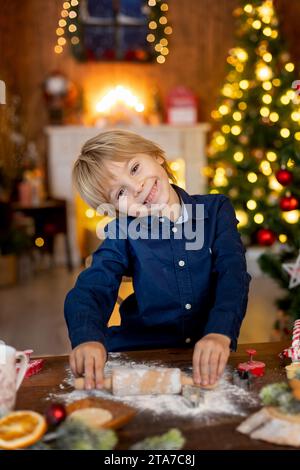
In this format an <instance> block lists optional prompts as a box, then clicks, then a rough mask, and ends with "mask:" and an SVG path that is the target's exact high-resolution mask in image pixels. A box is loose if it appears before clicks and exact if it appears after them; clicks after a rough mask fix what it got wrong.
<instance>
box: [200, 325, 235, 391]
mask: <svg viewBox="0 0 300 470" xmlns="http://www.w3.org/2000/svg"><path fill="white" fill-rule="evenodd" d="M230 342H231V340H230V338H229V337H228V336H225V335H220V334H217V333H210V334H208V335H206V336H204V337H203V338H201V339H200V340H199V341H197V343H196V344H195V347H194V353H193V379H194V382H195V384H197V385H200V384H201V385H213V384H214V383H215V382H216V381H217V380H218V379H219V378H220V377H221V375H222V373H223V372H224V369H225V366H226V363H227V360H228V357H229V354H230V349H229V346H230Z"/></svg>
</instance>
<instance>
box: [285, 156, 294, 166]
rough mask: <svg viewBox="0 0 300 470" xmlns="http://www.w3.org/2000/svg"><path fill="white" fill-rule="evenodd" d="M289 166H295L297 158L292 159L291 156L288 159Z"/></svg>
mask: <svg viewBox="0 0 300 470" xmlns="http://www.w3.org/2000/svg"><path fill="white" fill-rule="evenodd" d="M286 166H287V167H288V168H294V166H295V160H292V159H291V158H289V159H288V162H287V164H286Z"/></svg>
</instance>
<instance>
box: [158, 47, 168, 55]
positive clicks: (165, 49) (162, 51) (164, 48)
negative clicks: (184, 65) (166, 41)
mask: <svg viewBox="0 0 300 470" xmlns="http://www.w3.org/2000/svg"><path fill="white" fill-rule="evenodd" d="M160 52H161V54H162V55H168V54H169V49H168V48H167V47H163V48H162V49H161V51H160Z"/></svg>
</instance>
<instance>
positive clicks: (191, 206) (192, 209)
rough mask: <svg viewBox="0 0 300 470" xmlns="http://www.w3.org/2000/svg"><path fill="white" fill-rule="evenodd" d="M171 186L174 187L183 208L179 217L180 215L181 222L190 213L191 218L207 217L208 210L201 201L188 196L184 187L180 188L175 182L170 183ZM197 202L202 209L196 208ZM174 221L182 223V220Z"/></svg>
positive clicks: (186, 218) (184, 220)
mask: <svg viewBox="0 0 300 470" xmlns="http://www.w3.org/2000/svg"><path fill="white" fill-rule="evenodd" d="M172 187H173V188H174V190H175V191H176V193H177V194H178V196H179V198H180V199H181V202H182V206H183V210H182V213H181V215H180V217H179V219H180V218H181V217H182V219H183V222H186V220H188V217H189V215H190V214H191V215H192V218H193V219H197V220H201V219H206V218H208V210H207V207H206V205H205V204H204V203H203V202H201V203H199V202H197V201H196V199H195V197H193V196H190V195H189V194H188V193H187V192H186V191H185V190H184V189H182V188H180V187H179V186H177V185H176V184H172ZM199 204H202V205H203V211H199V210H197V205H199ZM187 208H188V209H187ZM176 223H182V222H178V221H177V222H176Z"/></svg>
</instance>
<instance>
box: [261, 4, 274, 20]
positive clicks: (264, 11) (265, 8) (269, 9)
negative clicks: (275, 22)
mask: <svg viewBox="0 0 300 470" xmlns="http://www.w3.org/2000/svg"><path fill="white" fill-rule="evenodd" d="M257 11H258V13H259V16H261V17H262V18H265V17H271V16H273V15H274V8H273V2H272V0H266V1H265V2H264V3H263V4H262V5H261V6H260V7H258V8H257Z"/></svg>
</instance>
